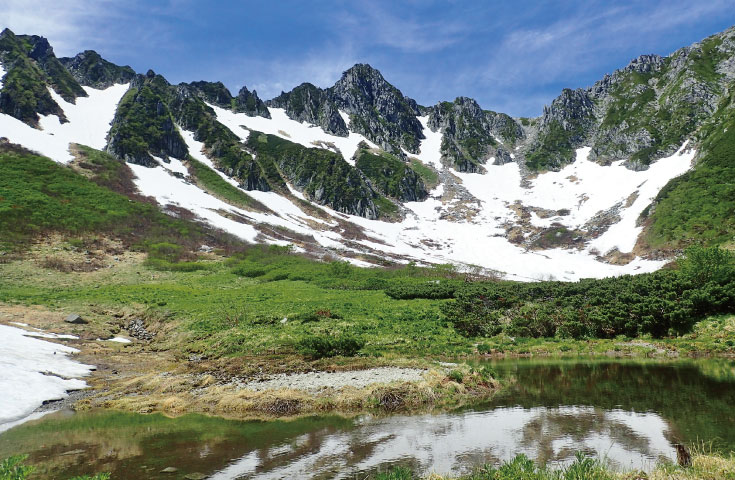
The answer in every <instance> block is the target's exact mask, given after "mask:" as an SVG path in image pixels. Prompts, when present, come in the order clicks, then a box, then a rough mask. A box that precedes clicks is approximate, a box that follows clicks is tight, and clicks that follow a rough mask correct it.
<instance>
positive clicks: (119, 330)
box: [0, 239, 735, 418]
mask: <svg viewBox="0 0 735 480" xmlns="http://www.w3.org/2000/svg"><path fill="white" fill-rule="evenodd" d="M98 243H99V245H98V246H97V247H91V246H90V247H89V250H84V249H83V248H78V247H74V246H72V245H70V244H69V243H68V242H65V241H61V240H59V239H55V240H52V241H48V242H45V243H42V244H38V245H36V246H34V247H33V248H32V249H31V250H30V251H29V252H27V254H26V255H24V256H23V258H18V259H14V260H10V261H8V262H7V263H5V264H0V274H1V276H2V278H3V282H2V283H0V302H2V303H0V323H3V324H6V325H10V326H15V327H18V326H19V325H18V324H26V325H28V327H25V328H38V329H42V330H44V331H49V332H55V333H60V334H66V335H74V336H77V337H78V339H59V338H57V339H53V340H51V341H54V342H63V343H65V344H67V345H69V346H71V347H74V348H77V349H79V350H80V353H79V354H77V355H75V358H76V359H78V360H79V361H80V362H82V363H85V364H90V365H95V366H96V367H97V370H96V371H95V372H93V373H92V374H91V375H90V376H89V377H87V378H86V380H87V383H88V384H89V386H90V387H91V389H90V391H88V393H86V394H84V395H82V396H79V397H72V401H73V402H72V403H75V405H74V408H77V409H87V408H93V407H107V408H117V409H124V410H128V411H135V412H153V411H160V412H164V413H167V414H170V415H178V414H183V413H187V412H202V413H208V414H216V415H222V416H228V417H237V418H246V417H277V416H278V417H280V416H291V415H300V414H308V413H314V412H325V411H340V412H343V413H354V412H360V411H365V410H371V409H378V410H383V411H396V410H404V411H405V410H409V411H417V410H433V409H441V408H449V407H452V406H457V405H461V404H464V403H467V402H475V401H478V400H481V399H484V398H488V396H491V395H493V393H494V392H495V391H496V390H497V389H498V388H500V383H499V382H498V381H497V380H495V379H494V378H493V372H492V371H491V370H483V369H479V368H478V369H476V368H474V367H472V366H470V365H469V363H472V360H473V359H476V358H478V357H486V358H488V357H502V356H544V355H567V356H578V355H598V356H641V357H651V356H654V357H660V358H668V357H679V356H699V355H725V356H732V355H733V354H735V346H733V344H732V343H733V342H732V338H733V335H734V334H735V317H732V316H720V317H711V318H709V319H707V320H704V321H702V322H700V323H698V324H697V325H696V327H695V329H694V331H693V332H692V333H690V334H687V335H684V336H682V337H676V338H665V339H652V338H625V337H617V338H614V339H590V340H574V339H562V338H537V339H534V338H514V337H512V336H509V335H507V334H500V335H496V336H494V337H489V338H479V339H478V338H467V337H464V336H461V335H459V334H458V333H457V332H456V331H455V329H454V328H453V327H452V325H451V324H449V323H447V322H446V321H445V320H444V317H443V315H442V312H441V306H442V305H443V304H444V303H446V302H447V301H449V300H442V299H436V300H431V299H413V300H398V299H394V298H391V297H389V296H387V295H386V294H385V293H384V291H383V290H381V289H372V288H371V287H369V286H368V287H367V289H366V287H365V285H364V283H366V282H367V283H370V282H371V281H377V280H375V278H382V277H381V276H389V275H406V273H405V272H404V271H403V270H405V269H403V270H394V271H390V270H388V271H385V270H384V271H378V270H374V269H354V270H353V271H351V272H348V274H345V276H342V275H343V273H344V272H342V273H340V272H339V271H338V270H339V268H342V267H340V265H341V264H333V265H329V264H327V265H325V264H318V263H315V262H313V261H309V260H306V259H303V258H300V257H294V259H293V262H295V263H293V264H292V265H291V267H290V269H291V273H292V276H291V278H285V279H278V278H271V279H264V278H262V277H259V278H250V277H248V276H247V275H242V273H243V272H240V274H234V273H233V265H232V263H231V261H228V260H225V259H223V258H221V257H217V256H215V255H214V254H207V255H204V256H202V258H201V259H200V261H199V262H196V264H197V265H199V267H201V268H199V269H196V270H194V271H179V272H176V271H163V270H160V269H155V268H152V267H151V265H150V262H147V261H146V259H145V256H144V255H142V254H137V253H134V252H120V251H118V250H115V249H114V248H112V247H113V245H112V244H110V243H106V242H98ZM274 261H276V260H274V257H273V256H271V255H269V254H264V255H263V257H262V258H260V259H259V260H256V261H255V263H254V264H253V265H256V266H257V264H258V263H259V264H261V265H263V266H267V265H268V264H269V263H271V262H274ZM279 261H283V260H279ZM289 261H292V260H289ZM228 262H229V263H228ZM90 264H92V265H93V266H92V267H91V268H88V267H89V265H90ZM248 265H249V266H248V267H247V268H256V267H254V266H253V265H251V264H248ZM238 268H241V269H242V268H243V267H242V266H240V267H238ZM315 268H316V269H320V272H321V273H319V274H316V275H311V274H308V273H309V271H311V273H314V269H315ZM324 269H328V271H327V274H326V275H325V274H324ZM77 270H81V271H77ZM85 270H86V271H85ZM235 270H236V268H235ZM332 270H335V271H332ZM299 272H301V273H302V274H303V278H304V279H303V280H299V279H298V278H299V277H298V274H299ZM246 273H247V272H246ZM414 274H415V275H418V274H416V272H414ZM445 274H446V272H439V273H437V272H436V271H435V272H434V273H432V274H429V275H439V276H441V275H445ZM376 275H377V276H378V277H376ZM422 275H426V272H423V273H421V274H420V276H421V280H420V281H421V282H426V281H427V279H426V277H425V276H422ZM361 276H364V277H365V278H362V277H361ZM371 278H372V279H373V280H370V279H371ZM403 281H411V280H410V275H409V277H408V279H405V278H404V280H403ZM428 281H429V282H432V281H434V280H431V278H429V280H428ZM361 282H362V283H361ZM357 284H360V285H362V287H360V286H359V285H357ZM70 313H76V314H80V315H81V316H82V317H83V318H84V319H86V320H87V321H88V322H89V323H87V324H84V325H75V324H69V323H65V322H64V321H63V320H64V318H65V317H66V316H67V315H68V314H70ZM346 335H351V336H355V337H359V338H363V339H365V340H366V342H364V344H363V345H362V346H361V348H359V353H358V354H357V355H356V356H352V355H354V352H352V353H350V354H339V353H341V352H339V351H337V352H332V353H328V352H327V353H325V354H324V355H319V352H316V353H315V352H313V351H311V352H310V353H305V351H304V350H303V344H304V339H314V338H343V337H345V336H346ZM346 338H352V337H346ZM105 339H107V340H105ZM110 339H114V340H117V341H109V340H110ZM126 340H129V342H126ZM317 346H318V344H317ZM335 353H337V355H335ZM318 357H321V358H318ZM467 362H469V363H467ZM373 380H375V381H373Z"/></svg>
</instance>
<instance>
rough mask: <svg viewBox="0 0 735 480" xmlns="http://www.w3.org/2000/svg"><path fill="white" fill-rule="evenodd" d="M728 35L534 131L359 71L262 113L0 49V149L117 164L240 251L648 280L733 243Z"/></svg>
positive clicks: (30, 49)
mask: <svg viewBox="0 0 735 480" xmlns="http://www.w3.org/2000/svg"><path fill="white" fill-rule="evenodd" d="M733 65H735V29H732V28H731V29H728V30H726V31H724V32H722V33H720V34H717V35H713V36H712V37H709V38H707V39H705V40H703V41H702V42H700V43H697V44H694V45H692V46H689V47H685V48H682V49H680V50H677V51H676V52H674V53H672V54H671V55H669V56H668V57H658V56H655V55H643V56H640V57H638V58H636V59H634V60H633V61H632V62H631V63H630V64H629V65H628V66H626V67H624V68H622V69H620V70H617V71H615V72H613V73H612V74H610V75H606V76H605V77H604V78H603V79H601V80H600V81H598V82H596V83H595V84H594V85H593V86H591V87H589V88H586V89H577V90H569V89H565V90H564V91H563V92H562V93H561V94H560V96H559V97H558V98H556V99H555V100H554V101H553V102H552V103H551V105H550V106H547V107H545V108H544V113H543V114H542V116H540V117H538V118H530V119H529V118H512V117H510V116H508V115H505V114H503V113H498V112H493V111H489V110H484V109H482V107H480V106H479V105H478V104H477V102H476V101H474V100H473V99H471V98H465V97H459V98H457V99H455V100H454V101H453V102H439V103H437V104H436V105H434V106H428V107H427V106H421V105H418V104H417V103H416V102H415V101H414V100H412V99H410V98H408V97H406V96H405V95H403V94H402V93H401V91H400V90H399V89H398V88H396V87H395V86H393V85H392V84H391V83H389V82H388V81H387V80H386V79H385V78H384V77H383V76H382V74H381V73H380V72H379V71H377V70H375V69H374V68H372V67H370V66H369V65H366V64H358V65H355V66H354V67H352V68H350V69H349V70H347V71H346V72H344V74H343V75H342V77H341V78H340V79H339V80H338V81H337V82H336V83H335V84H334V86H332V87H330V88H326V89H322V88H319V87H316V86H314V85H312V84H309V83H304V84H302V85H300V86H298V87H296V88H295V89H294V90H292V91H290V92H283V93H282V94H281V95H279V96H277V97H276V98H274V99H271V100H266V101H263V100H262V99H260V98H259V96H258V94H257V92H255V91H250V90H249V89H248V88H247V87H243V88H242V89H241V90H240V91H239V92H238V94H237V95H232V94H231V92H230V91H229V90H228V89H227V88H226V87H225V86H224V85H223V84H222V83H220V82H204V81H195V82H191V83H181V84H178V85H172V84H170V83H169V82H168V81H167V80H166V79H165V78H164V77H163V76H161V75H159V74H156V73H155V72H154V71H153V70H149V71H148V72H146V73H145V74H138V73H135V72H134V71H133V70H132V69H131V68H130V67H122V66H117V65H114V64H112V63H110V62H108V61H106V60H104V58H102V56H100V55H99V54H98V53H97V52H94V51H89V50H88V51H85V52H82V53H80V54H78V55H77V56H75V57H71V58H60V59H58V58H56V56H55V54H54V52H53V48H52V47H51V45H49V44H48V42H47V41H46V40H45V39H43V38H42V37H37V36H28V35H16V34H14V33H13V32H11V31H10V30H8V29H6V30H4V31H3V32H2V34H0V69H2V70H0V75H1V76H2V85H0V87H1V88H0V112H2V113H0V136H3V137H6V138H8V139H9V141H10V142H12V143H15V144H19V145H22V146H23V147H26V148H28V149H31V150H33V151H36V152H38V153H40V154H42V155H46V156H48V157H49V158H51V159H52V160H54V161H56V162H59V163H61V164H68V163H69V162H70V161H72V159H73V154H72V152H71V150H70V145H72V144H81V145H87V146H89V147H91V148H94V149H98V150H105V151H106V152H108V153H109V154H111V155H112V156H113V157H114V158H117V159H120V160H124V161H125V162H127V164H128V165H129V168H130V169H131V172H132V181H133V183H134V185H135V188H136V189H137V190H138V193H139V194H140V195H143V196H146V197H151V198H153V199H155V200H156V202H157V203H158V204H159V205H160V206H161V208H162V209H163V210H164V211H167V210H168V211H186V212H187V215H190V216H191V217H192V218H196V219H198V220H200V221H203V222H205V223H206V224H208V225H210V226H212V227H215V228H218V229H221V230H222V231H224V232H227V233H229V234H232V235H235V236H236V237H239V238H240V239H241V240H243V241H246V242H256V243H272V244H279V245H284V244H291V245H294V247H295V248H296V250H297V251H300V252H305V253H308V254H310V255H312V256H315V257H319V258H322V257H326V258H342V259H347V260H349V261H351V262H352V263H354V264H358V265H369V264H382V263H383V262H386V261H387V262H407V261H418V262H426V263H446V262H452V263H456V264H459V265H465V267H464V268H475V267H474V266H477V267H480V268H482V269H485V271H486V272H494V274H499V275H501V276H504V277H506V278H512V279H519V280H533V279H545V278H556V279H563V280H575V279H579V278H585V277H604V276H610V275H620V274H624V273H642V272H650V271H654V270H656V269H659V268H661V267H662V266H663V265H664V264H665V263H666V262H667V261H668V260H670V259H671V258H673V256H675V255H676V254H677V253H679V252H681V250H682V249H683V248H684V247H686V246H688V245H691V244H703V245H723V244H724V245H728V244H730V243H731V242H732V241H733V234H734V233H735V232H734V231H733V228H734V226H733V224H732V218H735V200H733V199H734V198H735V196H733V195H732V193H733V192H732V191H731V190H732V189H731V188H730V187H729V186H730V185H731V183H732V182H730V181H728V180H729V179H731V178H732V175H733V171H732V168H731V166H732V152H731V150H732V148H731V143H732V141H731V139H732V135H730V134H728V133H727V132H728V131H730V132H732V130H730V129H729V127H730V123H732V122H733V108H735V107H734V106H733V102H732V86H733V82H734V81H735V67H734V66H733Z"/></svg>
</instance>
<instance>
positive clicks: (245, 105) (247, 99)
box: [233, 87, 271, 118]
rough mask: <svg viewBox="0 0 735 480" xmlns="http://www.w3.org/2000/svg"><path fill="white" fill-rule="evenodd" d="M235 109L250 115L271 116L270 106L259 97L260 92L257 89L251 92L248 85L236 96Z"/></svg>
mask: <svg viewBox="0 0 735 480" xmlns="http://www.w3.org/2000/svg"><path fill="white" fill-rule="evenodd" d="M233 110H234V111H236V112H240V113H244V114H245V115H248V116H250V117H264V118H271V113H270V112H269V111H268V107H266V106H265V103H263V101H262V100H261V99H260V98H258V92H256V91H255V90H253V91H252V92H251V91H250V90H248V89H247V87H242V88H241V89H240V91H239V92H238V94H237V97H235V105H234V107H233Z"/></svg>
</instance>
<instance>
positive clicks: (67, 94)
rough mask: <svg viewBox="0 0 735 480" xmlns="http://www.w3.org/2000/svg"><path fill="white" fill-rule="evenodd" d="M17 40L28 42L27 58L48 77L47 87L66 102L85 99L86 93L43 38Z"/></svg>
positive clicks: (30, 37)
mask: <svg viewBox="0 0 735 480" xmlns="http://www.w3.org/2000/svg"><path fill="white" fill-rule="evenodd" d="M18 38H20V39H22V40H25V41H26V42H28V43H29V44H30V45H32V47H31V51H30V52H29V53H28V56H29V57H30V58H31V59H33V60H35V61H36V63H37V64H38V65H39V66H40V67H41V69H42V70H43V71H44V72H45V73H46V75H47V76H48V83H49V85H50V86H51V87H52V88H53V89H54V90H55V91H56V93H58V94H59V95H61V97H62V98H63V99H64V100H66V101H67V102H71V103H74V100H75V99H76V98H77V97H86V96H87V92H85V91H84V89H83V88H82V86H81V85H79V83H77V81H76V80H75V79H74V77H72V75H71V74H70V73H69V71H67V70H66V68H64V66H63V65H62V64H61V62H60V61H59V59H58V58H56V55H54V49H53V48H52V47H51V45H50V44H49V43H48V40H46V39H45V38H44V37H39V36H37V35H20V36H19V37H18Z"/></svg>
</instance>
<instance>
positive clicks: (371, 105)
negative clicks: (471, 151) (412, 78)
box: [328, 64, 424, 154]
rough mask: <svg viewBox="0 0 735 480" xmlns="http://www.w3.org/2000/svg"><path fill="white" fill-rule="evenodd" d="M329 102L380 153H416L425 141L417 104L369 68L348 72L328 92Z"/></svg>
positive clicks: (356, 66) (352, 69)
mask: <svg viewBox="0 0 735 480" xmlns="http://www.w3.org/2000/svg"><path fill="white" fill-rule="evenodd" d="M328 93H329V96H330V97H331V99H332V101H333V102H334V103H335V104H336V105H337V106H338V107H339V108H340V109H342V110H344V111H345V112H347V113H348V114H349V115H350V129H352V130H353V131H355V132H358V133H361V134H363V135H365V137H366V138H368V139H369V140H371V141H372V142H374V143H375V144H377V145H379V146H380V147H381V148H382V149H383V150H385V151H387V152H392V153H396V154H400V153H401V148H404V149H406V150H407V151H409V152H411V153H418V151H419V144H420V142H421V140H422V139H423V138H424V134H423V127H422V126H421V122H419V121H418V119H417V118H416V116H417V115H419V108H418V105H417V104H416V102H415V101H414V100H412V99H410V98H408V97H404V96H403V94H402V93H401V92H400V91H399V90H398V89H397V88H395V87H394V86H393V85H391V84H390V83H388V82H387V81H386V80H385V79H384V78H383V75H381V74H380V72H379V71H377V70H376V69H374V68H372V67H371V66H370V65H366V64H358V65H355V66H354V67H352V68H350V69H349V70H347V71H346V72H344V74H342V78H340V79H339V81H337V83H335V84H334V86H333V87H331V88H330V89H329V90H328Z"/></svg>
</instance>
